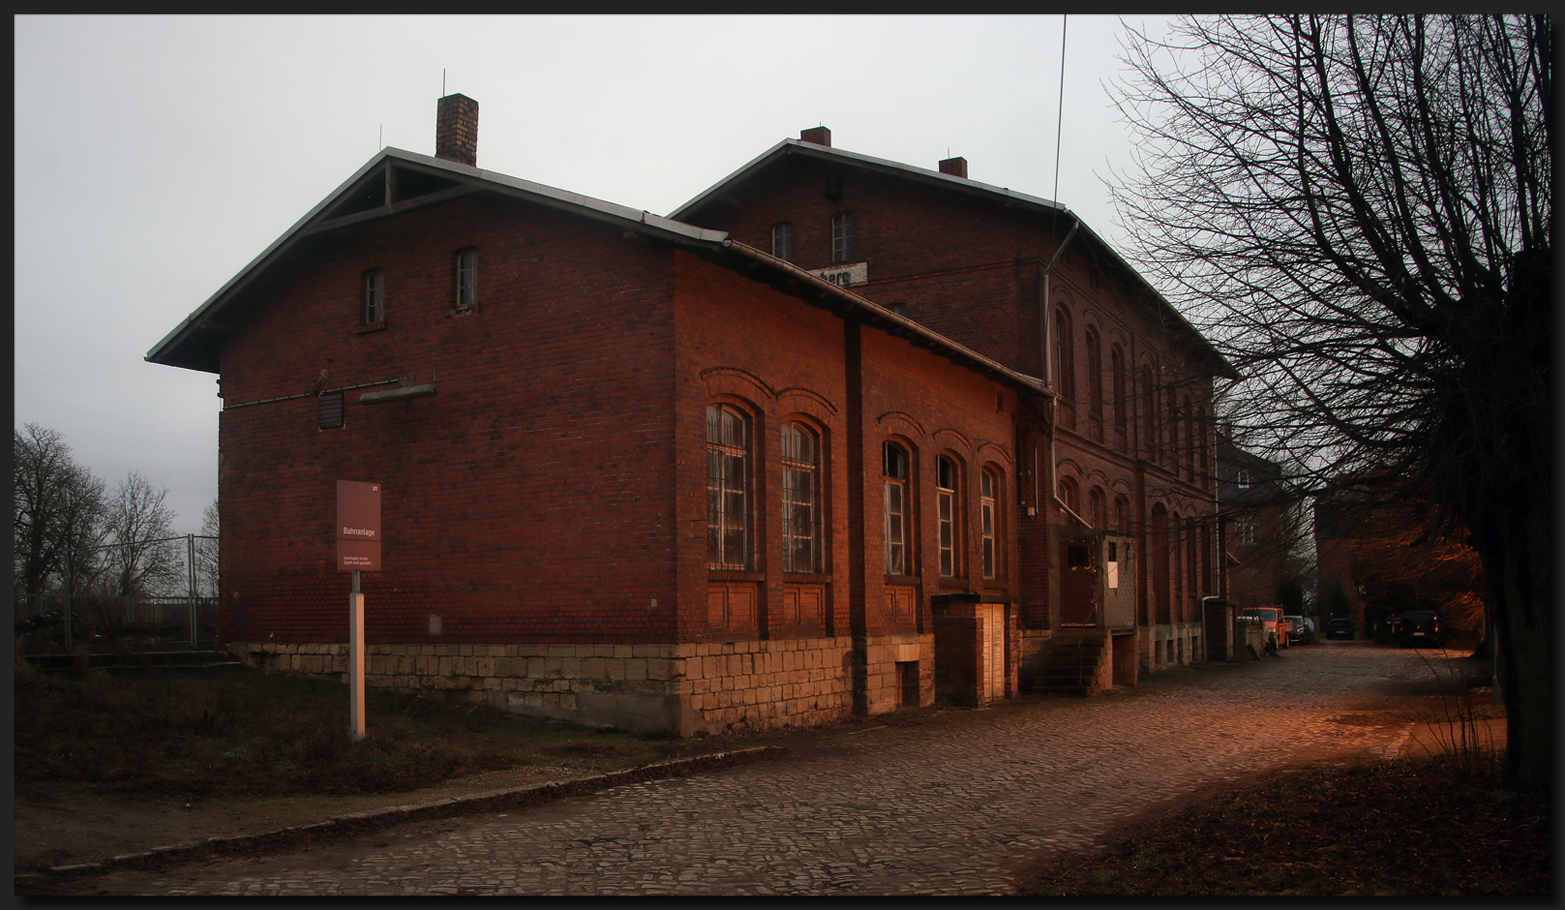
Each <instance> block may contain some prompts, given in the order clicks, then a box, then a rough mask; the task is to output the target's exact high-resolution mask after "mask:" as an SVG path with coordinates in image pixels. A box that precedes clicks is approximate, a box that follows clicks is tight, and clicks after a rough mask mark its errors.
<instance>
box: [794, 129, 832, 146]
mask: <svg viewBox="0 0 1565 910" xmlns="http://www.w3.org/2000/svg"><path fill="white" fill-rule="evenodd" d="M799 138H800V139H802V140H804V141H805V142H813V143H815V144H816V145H824V146H826V147H827V148H830V147H831V130H829V129H827V128H825V127H824V126H812V127H810V128H809V129H807V130H805V131H804V132H802V133H800V134H799Z"/></svg>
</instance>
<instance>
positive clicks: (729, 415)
mask: <svg viewBox="0 0 1565 910" xmlns="http://www.w3.org/2000/svg"><path fill="white" fill-rule="evenodd" d="M751 435H752V434H751V432H750V416H749V415H748V414H746V413H744V412H743V411H741V410H739V409H738V408H736V407H734V406H732V405H727V404H712V405H708V406H707V408H706V535H707V550H706V553H707V567H708V568H711V569H727V570H738V571H744V570H747V569H749V568H750V567H751V565H752V561H751V554H752V553H753V552H754V546H753V541H751V539H750V537H751V534H750V529H751V527H752V526H753V522H752V520H751V516H750V502H751V497H750V439H751Z"/></svg>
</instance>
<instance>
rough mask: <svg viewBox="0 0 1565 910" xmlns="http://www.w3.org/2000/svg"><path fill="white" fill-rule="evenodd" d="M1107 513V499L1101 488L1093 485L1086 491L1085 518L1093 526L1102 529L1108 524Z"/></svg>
mask: <svg viewBox="0 0 1565 910" xmlns="http://www.w3.org/2000/svg"><path fill="white" fill-rule="evenodd" d="M1108 513H1109V510H1108V499H1107V497H1105V496H1104V495H1103V488H1102V487H1096V486H1095V487H1093V488H1092V489H1091V490H1090V491H1089V492H1088V493H1087V520H1088V521H1090V522H1092V526H1093V527H1094V528H1097V529H1099V530H1102V529H1103V528H1105V527H1107V526H1108V524H1107V522H1108V517H1109V514H1108Z"/></svg>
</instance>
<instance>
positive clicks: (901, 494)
mask: <svg viewBox="0 0 1565 910" xmlns="http://www.w3.org/2000/svg"><path fill="white" fill-rule="evenodd" d="M881 454H882V455H883V461H884V465H885V466H884V469H883V471H884V481H885V488H884V489H885V493H884V495H885V500H884V502H885V512H884V514H885V540H886V574H887V575H907V574H908V573H909V571H910V567H909V564H908V558H907V530H908V528H907V526H908V517H909V516H910V515H911V514H912V507H911V504H910V503H909V501H908V475H909V470H908V465H909V459H908V453H907V450H906V449H904V448H902V447H901V446H900V445H897V444H896V443H894V442H888V443H886V444H885V445H883V446H882V447H881Z"/></svg>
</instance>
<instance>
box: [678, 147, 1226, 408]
mask: <svg viewBox="0 0 1565 910" xmlns="http://www.w3.org/2000/svg"><path fill="white" fill-rule="evenodd" d="M806 161H824V162H831V163H834V164H838V165H847V166H850V167H853V168H857V169H859V170H863V171H867V172H870V173H875V174H880V175H882V176H886V177H891V178H895V179H898V180H905V181H908V182H911V183H915V184H920V185H924V186H929V187H934V188H936V189H938V190H940V191H942V192H949V193H953V194H956V195H960V196H967V197H970V198H973V199H977V200H981V201H984V202H988V203H997V204H1000V205H1004V206H1006V207H1007V208H1015V209H1020V210H1022V211H1024V212H1031V213H1033V214H1036V215H1040V216H1045V217H1048V218H1051V219H1059V218H1067V219H1070V221H1069V222H1066V223H1075V224H1077V225H1078V226H1079V227H1078V232H1079V233H1081V234H1084V235H1085V236H1086V238H1087V239H1088V241H1089V242H1091V243H1092V244H1093V245H1094V246H1096V247H1097V248H1098V250H1099V251H1101V252H1102V253H1104V254H1105V255H1106V256H1107V257H1108V258H1109V260H1110V261H1111V262H1112V263H1113V264H1114V265H1115V266H1117V267H1118V268H1119V269H1122V270H1123V271H1124V273H1125V274H1126V275H1129V276H1131V277H1132V278H1133V280H1134V281H1135V282H1136V283H1138V284H1140V285H1141V287H1143V288H1144V289H1145V290H1146V291H1147V293H1148V294H1149V295H1150V297H1151V299H1152V300H1154V301H1155V302H1156V305H1157V306H1159V307H1161V308H1162V309H1163V310H1164V311H1165V312H1164V314H1162V315H1166V316H1167V317H1169V318H1170V319H1171V320H1172V326H1173V328H1174V330H1175V331H1176V332H1177V333H1179V334H1180V335H1182V336H1183V337H1184V340H1185V341H1187V342H1189V343H1190V344H1192V345H1193V346H1194V347H1196V349H1197V350H1199V351H1200V352H1201V353H1202V354H1203V355H1204V356H1206V357H1207V358H1208V359H1209V360H1210V361H1211V362H1212V364H1213V365H1214V372H1215V373H1216V374H1217V375H1219V376H1224V377H1227V378H1229V379H1238V378H1239V372H1238V370H1236V369H1234V367H1233V365H1232V364H1230V363H1229V362H1228V360H1227V359H1226V358H1224V357H1223V355H1222V354H1220V353H1218V352H1217V349H1216V348H1214V347H1212V344H1211V342H1209V341H1207V340H1206V337H1205V336H1204V335H1202V334H1201V333H1200V332H1199V331H1198V330H1197V329H1196V328H1195V326H1193V325H1191V324H1190V323H1189V321H1188V320H1186V319H1185V318H1184V316H1182V315H1180V313H1179V311H1178V310H1176V309H1174V307H1173V305H1172V304H1170V303H1169V302H1168V300H1167V299H1166V298H1165V297H1164V296H1163V295H1162V294H1161V293H1160V292H1159V291H1158V290H1157V289H1156V288H1154V287H1153V286H1152V285H1151V284H1149V283H1148V282H1147V280H1146V279H1145V278H1144V277H1142V275H1141V273H1140V272H1138V271H1136V269H1134V268H1133V267H1131V265H1130V264H1129V263H1128V262H1126V261H1125V260H1124V258H1123V257H1122V256H1120V255H1119V253H1118V252H1116V251H1115V249H1114V247H1113V246H1111V245H1110V244H1109V243H1108V241H1106V240H1104V239H1103V238H1102V237H1100V236H1098V234H1097V232H1095V231H1093V230H1092V228H1091V227H1090V226H1089V225H1088V224H1087V223H1086V222H1085V221H1082V220H1081V217H1080V216H1079V215H1077V214H1076V213H1074V212H1072V211H1071V210H1070V209H1068V208H1066V207H1065V206H1063V205H1060V204H1059V203H1058V202H1054V201H1051V200H1048V199H1043V198H1040V197H1037V196H1029V195H1027V194H1026V193H1018V192H1016V191H1015V190H1011V189H1007V188H1005V187H999V186H991V185H990V184H987V183H980V182H978V181H976V180H969V179H967V178H966V177H957V176H954V175H951V174H943V173H941V172H939V171H931V170H928V169H926V168H921V167H913V166H912V165H908V164H901V163H899V162H896V161H887V160H885V159H883V158H874V157H871V156H869V155H861V154H858V153H857V152H848V151H843V150H842V149H837V148H832V147H831V146H829V145H820V144H818V143H814V142H806V141H804V140H802V139H784V140H783V141H781V142H779V143H777V144H776V145H774V146H772V147H771V148H770V149H768V150H767V151H765V152H763V153H762V154H761V155H760V156H758V157H756V158H755V159H753V160H752V161H750V162H749V163H748V164H746V165H744V166H743V167H741V168H739V169H738V170H737V171H734V172H733V173H732V174H729V175H728V176H727V177H725V178H723V179H722V180H720V181H718V182H717V183H715V184H713V185H712V186H711V187H710V188H709V189H707V190H706V191H705V192H703V193H701V194H700V195H698V196H696V197H695V198H694V199H691V200H690V201H689V202H686V203H685V204H684V205H682V206H680V207H679V208H677V209H675V210H674V211H673V212H671V213H669V217H670V218H677V219H679V220H681V221H691V222H696V223H699V222H701V221H702V220H704V219H705V218H706V217H707V216H708V215H709V214H710V213H712V212H713V211H714V210H718V209H720V208H722V207H728V206H736V205H739V204H742V201H741V200H742V199H743V197H744V196H745V194H747V193H748V192H749V191H750V190H751V189H752V188H754V187H757V186H760V185H764V184H766V183H769V182H770V181H771V180H772V179H773V178H774V177H775V176H776V175H777V172H778V171H779V170H785V169H787V168H789V167H790V166H792V165H794V164H797V163H802V162H806Z"/></svg>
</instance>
